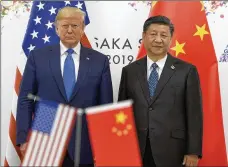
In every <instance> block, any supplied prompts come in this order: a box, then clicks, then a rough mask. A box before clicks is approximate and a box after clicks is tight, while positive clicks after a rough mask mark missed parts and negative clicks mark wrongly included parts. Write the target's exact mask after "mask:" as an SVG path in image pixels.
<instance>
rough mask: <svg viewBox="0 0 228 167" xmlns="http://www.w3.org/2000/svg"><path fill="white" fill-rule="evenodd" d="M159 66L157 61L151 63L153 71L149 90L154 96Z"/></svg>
mask: <svg viewBox="0 0 228 167" xmlns="http://www.w3.org/2000/svg"><path fill="white" fill-rule="evenodd" d="M157 67H158V65H157V64H156V63H153V64H152V65H151V68H153V69H152V71H151V73H150V77H149V81H148V85H149V91H150V96H151V97H153V96H154V92H155V89H156V86H157V83H158V72H157Z"/></svg>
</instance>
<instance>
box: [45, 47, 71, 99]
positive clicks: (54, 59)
mask: <svg viewBox="0 0 228 167" xmlns="http://www.w3.org/2000/svg"><path fill="white" fill-rule="evenodd" d="M48 54H49V57H50V59H49V63H50V67H51V72H52V74H53V76H54V78H55V81H56V83H57V85H58V88H59V90H60V92H61V94H62V96H63V97H64V99H65V100H66V101H67V96H66V92H65V87H64V83H63V77H62V73H61V64H60V56H61V54H60V45H55V46H52V47H51V48H50V50H49V53H48Z"/></svg>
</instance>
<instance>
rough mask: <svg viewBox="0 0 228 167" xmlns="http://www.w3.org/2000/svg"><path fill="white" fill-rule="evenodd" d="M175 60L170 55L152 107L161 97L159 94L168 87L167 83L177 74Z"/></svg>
mask: <svg viewBox="0 0 228 167" xmlns="http://www.w3.org/2000/svg"><path fill="white" fill-rule="evenodd" d="M174 60H175V59H174V58H173V57H172V56H171V55H169V54H168V56H167V60H166V63H165V66H164V68H163V71H162V73H161V76H160V79H159V81H158V84H157V87H156V90H155V94H154V97H153V98H152V100H151V102H150V105H152V104H153V103H154V101H155V100H156V98H157V97H158V96H159V94H160V93H161V91H162V89H163V88H164V86H165V85H166V83H167V82H168V81H169V79H170V78H171V77H172V75H173V74H174V72H175V66H174V63H175V62H174Z"/></svg>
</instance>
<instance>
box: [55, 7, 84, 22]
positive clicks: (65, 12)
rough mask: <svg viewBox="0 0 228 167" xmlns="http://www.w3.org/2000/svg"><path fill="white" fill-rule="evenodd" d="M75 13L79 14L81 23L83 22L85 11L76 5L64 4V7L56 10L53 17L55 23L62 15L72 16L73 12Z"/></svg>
mask: <svg viewBox="0 0 228 167" xmlns="http://www.w3.org/2000/svg"><path fill="white" fill-rule="evenodd" d="M76 13H77V14H80V15H81V16H82V19H83V23H85V16H86V13H85V12H83V11H82V10H80V9H78V8H76V7H71V6H66V7H64V8H61V9H60V10H59V11H58V13H57V15H56V18H55V23H57V21H58V20H61V19H62V18H63V17H70V16H74V14H76Z"/></svg>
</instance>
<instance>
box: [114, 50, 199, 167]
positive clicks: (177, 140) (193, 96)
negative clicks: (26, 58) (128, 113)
mask: <svg viewBox="0 0 228 167" xmlns="http://www.w3.org/2000/svg"><path fill="white" fill-rule="evenodd" d="M126 99H132V100H133V101H134V103H133V109H134V116H135V123H136V128H137V133H138V139H139V146H140V150H141V155H142V157H143V155H144V151H145V146H146V137H147V133H148V135H149V138H150V144H151V149H152V154H153V157H154V161H155V163H156V165H157V166H167V165H169V166H170V165H171V166H174V165H175V166H179V165H181V163H182V161H183V157H184V155H186V154H195V155H198V156H199V157H201V156H202V133H203V125H202V124H203V119H202V101H201V88H200V81H199V76H198V72H197V69H196V67H195V66H194V65H192V64H189V63H187V62H184V61H182V60H180V59H178V58H175V57H173V56H171V55H170V54H168V57H167V60H166V63H165V66H164V68H163V71H162V74H161V76H160V79H159V82H158V84H157V87H156V91H155V95H154V97H152V98H151V97H150V95H149V88H148V81H147V58H146V57H144V58H142V59H140V60H137V61H135V62H133V63H132V64H129V65H127V66H126V67H124V68H123V69H122V76H121V82H120V88H119V97H118V101H122V100H126Z"/></svg>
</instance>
